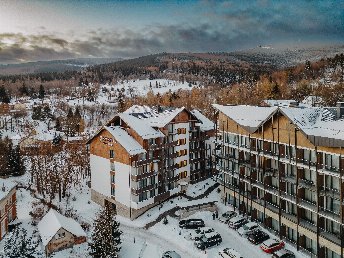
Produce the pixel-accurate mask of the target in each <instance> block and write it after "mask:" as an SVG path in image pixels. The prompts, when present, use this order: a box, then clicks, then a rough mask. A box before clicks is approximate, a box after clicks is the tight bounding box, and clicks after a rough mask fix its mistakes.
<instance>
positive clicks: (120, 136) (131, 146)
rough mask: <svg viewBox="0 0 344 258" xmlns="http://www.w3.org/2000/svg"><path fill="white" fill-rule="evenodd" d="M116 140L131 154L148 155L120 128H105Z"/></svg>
mask: <svg viewBox="0 0 344 258" xmlns="http://www.w3.org/2000/svg"><path fill="white" fill-rule="evenodd" d="M104 129H106V130H107V131H108V132H109V133H110V134H111V135H112V136H113V137H114V138H115V140H116V141H117V142H118V143H119V144H120V145H122V147H123V148H124V149H125V150H126V151H127V152H128V153H129V154H130V155H136V154H139V153H146V150H145V149H143V148H142V146H141V145H140V144H139V143H138V142H137V141H136V140H135V139H134V138H133V137H131V136H130V135H129V134H128V133H127V132H126V131H125V130H124V129H122V128H121V127H120V126H105V127H104Z"/></svg>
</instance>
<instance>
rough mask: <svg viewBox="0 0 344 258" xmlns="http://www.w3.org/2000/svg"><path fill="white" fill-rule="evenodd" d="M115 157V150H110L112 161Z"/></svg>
mask: <svg viewBox="0 0 344 258" xmlns="http://www.w3.org/2000/svg"><path fill="white" fill-rule="evenodd" d="M114 157H115V153H114V151H113V150H110V159H113V158H114Z"/></svg>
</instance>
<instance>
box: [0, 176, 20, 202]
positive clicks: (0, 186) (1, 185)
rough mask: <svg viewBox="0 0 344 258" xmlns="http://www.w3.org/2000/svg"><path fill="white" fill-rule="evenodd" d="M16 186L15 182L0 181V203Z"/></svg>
mask: <svg viewBox="0 0 344 258" xmlns="http://www.w3.org/2000/svg"><path fill="white" fill-rule="evenodd" d="M16 186H17V184H16V183H15V182H12V181H9V180H4V179H0V201H1V200H2V199H4V198H5V197H6V196H7V195H8V194H9V192H11V191H12V189H13V188H15V187H16Z"/></svg>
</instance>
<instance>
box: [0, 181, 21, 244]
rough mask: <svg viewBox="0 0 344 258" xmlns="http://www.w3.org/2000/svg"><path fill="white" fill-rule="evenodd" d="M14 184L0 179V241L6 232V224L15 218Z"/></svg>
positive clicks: (15, 199)
mask: <svg viewBox="0 0 344 258" xmlns="http://www.w3.org/2000/svg"><path fill="white" fill-rule="evenodd" d="M16 205H17V198H16V184H14V183H12V182H8V181H6V182H5V181H4V180H0V241H1V240H2V239H3V238H4V236H5V235H6V234H7V233H8V226H9V225H8V224H9V223H11V222H12V221H14V220H15V219H16V218H17V206H16Z"/></svg>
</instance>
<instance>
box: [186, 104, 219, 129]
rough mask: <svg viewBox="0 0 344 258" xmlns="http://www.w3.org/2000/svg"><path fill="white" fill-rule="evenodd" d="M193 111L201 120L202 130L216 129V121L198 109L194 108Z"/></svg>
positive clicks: (200, 126)
mask: <svg viewBox="0 0 344 258" xmlns="http://www.w3.org/2000/svg"><path fill="white" fill-rule="evenodd" d="M191 113H192V114H193V115H194V116H195V117H196V118H197V119H198V120H199V121H200V125H199V128H200V129H201V131H209V130H213V129H214V123H213V122H212V121H211V120H210V119H208V118H207V117H206V116H205V115H203V114H202V113H201V112H199V111H198V110H197V109H194V110H192V111H191Z"/></svg>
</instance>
